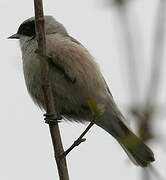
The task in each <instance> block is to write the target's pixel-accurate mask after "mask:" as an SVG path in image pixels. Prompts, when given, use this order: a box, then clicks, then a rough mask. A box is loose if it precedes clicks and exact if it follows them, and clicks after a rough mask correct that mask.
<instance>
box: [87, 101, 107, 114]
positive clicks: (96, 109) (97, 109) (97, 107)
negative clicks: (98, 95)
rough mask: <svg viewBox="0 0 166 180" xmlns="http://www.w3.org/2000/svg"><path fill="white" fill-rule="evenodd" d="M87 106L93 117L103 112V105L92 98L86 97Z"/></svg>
mask: <svg viewBox="0 0 166 180" xmlns="http://www.w3.org/2000/svg"><path fill="white" fill-rule="evenodd" d="M88 106H89V108H90V110H91V112H92V115H93V116H95V117H99V116H101V115H102V114H103V113H104V112H105V105H104V104H97V103H96V101H95V100H93V99H92V98H89V99H88Z"/></svg>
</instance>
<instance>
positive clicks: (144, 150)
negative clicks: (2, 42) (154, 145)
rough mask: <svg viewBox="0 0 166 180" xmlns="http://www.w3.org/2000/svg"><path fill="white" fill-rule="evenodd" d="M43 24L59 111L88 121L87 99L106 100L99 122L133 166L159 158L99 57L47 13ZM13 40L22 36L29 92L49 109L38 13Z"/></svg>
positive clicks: (52, 85)
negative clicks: (131, 120)
mask: <svg viewBox="0 0 166 180" xmlns="http://www.w3.org/2000/svg"><path fill="white" fill-rule="evenodd" d="M44 26H45V38H46V56H47V57H49V61H48V63H49V81H50V84H51V87H52V93H53V102H54V105H55V109H56V111H57V113H59V114H60V115H61V116H62V117H63V118H64V119H67V120H69V121H76V122H90V121H92V118H93V115H92V112H91V110H90V108H89V105H88V99H89V98H90V99H92V100H94V101H95V102H96V103H97V104H103V105H104V107H105V110H104V112H103V114H102V115H101V116H100V117H99V118H98V119H97V120H96V121H95V124H96V125H97V126H99V127H101V128H102V129H104V130H105V131H106V132H108V133H109V134H111V135H112V136H113V137H114V138H115V139H116V140H117V142H118V143H119V144H120V145H121V147H122V148H123V149H124V151H125V152H126V153H127V155H128V157H129V158H130V159H131V161H132V162H133V163H134V164H135V165H137V166H140V167H146V166H148V165H150V163H152V162H153V161H155V158H154V154H153V152H152V150H151V149H150V148H149V147H148V146H147V145H145V143H144V142H143V141H142V140H141V139H140V138H139V137H137V136H136V135H135V134H134V133H133V132H132V130H131V129H130V127H129V126H128V125H127V124H126V119H125V117H124V116H123V115H122V113H121V112H120V110H119V108H118V107H117V105H116V103H115V101H114V99H113V96H112V94H111V92H110V90H109V88H108V85H107V84H106V81H105V80H104V77H103V75H102V73H101V71H100V67H99V65H98V64H97V63H96V62H95V58H94V57H93V56H92V55H91V54H90V53H89V51H88V50H87V49H86V48H85V47H84V46H83V45H82V44H81V43H80V42H79V41H77V40H76V39H75V38H73V37H72V36H70V35H69V34H68V32H67V30H66V28H65V27H64V26H63V25H62V24H61V23H59V22H58V21H57V20H56V19H55V18H54V17H53V16H50V15H48V16H44ZM9 38H10V39H18V40H19V44H20V49H21V52H22V61H23V72H24V77H25V82H26V87H27V90H28V92H29V94H30V96H31V98H32V100H33V101H34V103H35V104H36V105H38V106H39V107H40V108H41V109H44V110H46V105H45V102H44V96H43V91H42V83H41V79H40V63H41V58H40V57H39V55H38V54H37V53H36V50H37V49H38V43H37V35H36V30H35V17H31V18H29V19H27V20H25V21H24V22H23V23H22V24H21V25H20V26H19V28H18V31H17V33H16V34H14V35H12V36H10V37H9Z"/></svg>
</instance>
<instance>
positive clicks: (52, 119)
mask: <svg viewBox="0 0 166 180" xmlns="http://www.w3.org/2000/svg"><path fill="white" fill-rule="evenodd" d="M43 116H44V117H45V118H44V120H45V123H47V124H52V125H53V124H57V123H59V122H62V121H61V120H62V116H61V115H60V114H47V113H46V114H44V115H43Z"/></svg>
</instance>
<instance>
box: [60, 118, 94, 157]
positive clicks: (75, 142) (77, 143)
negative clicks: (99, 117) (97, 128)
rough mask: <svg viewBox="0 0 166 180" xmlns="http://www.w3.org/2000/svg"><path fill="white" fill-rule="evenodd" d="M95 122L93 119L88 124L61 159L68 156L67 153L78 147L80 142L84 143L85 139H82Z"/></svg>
mask: <svg viewBox="0 0 166 180" xmlns="http://www.w3.org/2000/svg"><path fill="white" fill-rule="evenodd" d="M94 122H95V118H94V120H93V121H91V122H90V124H89V125H88V127H87V128H86V129H85V131H84V132H83V133H82V134H81V135H80V136H79V138H78V139H77V140H76V141H74V143H73V144H72V145H71V146H70V147H69V148H68V149H67V150H66V151H65V152H64V153H62V155H61V158H63V157H65V156H67V155H68V154H69V152H71V151H72V150H73V149H74V148H75V147H76V146H79V145H80V144H81V143H82V142H85V141H86V139H85V138H83V137H84V136H85V134H86V133H87V132H88V131H89V130H90V128H91V127H92V126H93V125H94Z"/></svg>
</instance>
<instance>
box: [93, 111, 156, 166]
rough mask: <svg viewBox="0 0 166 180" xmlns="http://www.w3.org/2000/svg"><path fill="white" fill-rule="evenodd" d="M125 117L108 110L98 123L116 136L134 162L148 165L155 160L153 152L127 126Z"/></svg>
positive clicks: (139, 164)
mask: <svg viewBox="0 0 166 180" xmlns="http://www.w3.org/2000/svg"><path fill="white" fill-rule="evenodd" d="M116 114H118V116H117V115H116ZM123 119H124V117H123V116H122V115H121V113H120V112H118V113H114V114H113V113H111V112H110V111H109V112H108V111H106V112H105V113H104V114H103V116H102V117H101V119H99V120H97V121H96V124H97V125H98V126H100V127H101V128H103V129H105V130H106V131H107V132H108V133H109V134H111V135H112V136H113V137H114V138H116V140H117V141H118V142H119V144H120V145H121V146H122V148H123V149H124V150H125V152H126V153H127V155H128V156H129V158H130V159H131V160H132V162H133V163H134V164H136V165H138V166H141V167H146V166H148V164H150V163H151V162H153V161H154V160H155V159H154V154H153V152H152V151H151V150H150V148H149V147H148V146H146V145H145V144H144V143H143V141H142V140H141V139H140V138H138V137H137V136H136V135H135V134H134V133H133V132H132V131H131V130H130V129H129V128H128V127H127V125H126V124H125V123H124V122H123Z"/></svg>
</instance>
